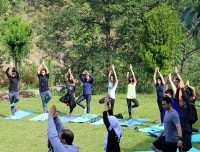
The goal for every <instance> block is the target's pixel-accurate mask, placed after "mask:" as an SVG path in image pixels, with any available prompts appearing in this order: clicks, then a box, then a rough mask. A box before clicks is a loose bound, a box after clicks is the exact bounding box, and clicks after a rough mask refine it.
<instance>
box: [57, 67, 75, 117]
mask: <svg viewBox="0 0 200 152" xmlns="http://www.w3.org/2000/svg"><path fill="white" fill-rule="evenodd" d="M66 81H67V93H66V94H65V95H64V96H62V97H61V98H60V101H61V102H63V103H65V104H66V105H67V106H69V109H70V112H69V115H68V116H67V118H71V116H72V111H73V109H74V108H75V106H76V101H75V94H74V93H75V85H76V83H75V80H74V77H73V75H72V73H71V69H69V70H68V72H67V74H66Z"/></svg>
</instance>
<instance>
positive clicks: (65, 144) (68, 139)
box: [48, 105, 79, 152]
mask: <svg viewBox="0 0 200 152" xmlns="http://www.w3.org/2000/svg"><path fill="white" fill-rule="evenodd" d="M48 139H49V141H50V143H49V151H50V152H78V151H79V147H78V146H75V145H73V140H74V134H73V132H72V131H71V130H69V129H66V128H65V127H64V125H63V124H62V122H61V121H60V119H59V117H57V115H56V106H55V105H53V106H52V107H51V109H50V112H49V119H48Z"/></svg>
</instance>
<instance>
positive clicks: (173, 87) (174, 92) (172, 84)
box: [168, 73, 176, 97]
mask: <svg viewBox="0 0 200 152" xmlns="http://www.w3.org/2000/svg"><path fill="white" fill-rule="evenodd" d="M168 77H169V82H170V85H171V87H172V90H173V97H175V95H176V86H175V85H174V82H172V75H171V73H170V74H169V76H168Z"/></svg>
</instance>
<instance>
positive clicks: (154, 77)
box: [153, 68, 158, 85]
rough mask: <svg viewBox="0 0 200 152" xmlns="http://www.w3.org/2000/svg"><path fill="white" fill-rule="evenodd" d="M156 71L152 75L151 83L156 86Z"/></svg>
mask: <svg viewBox="0 0 200 152" xmlns="http://www.w3.org/2000/svg"><path fill="white" fill-rule="evenodd" d="M157 71H158V68H156V69H155V72H154V74H153V81H154V84H155V85H156V73H157Z"/></svg>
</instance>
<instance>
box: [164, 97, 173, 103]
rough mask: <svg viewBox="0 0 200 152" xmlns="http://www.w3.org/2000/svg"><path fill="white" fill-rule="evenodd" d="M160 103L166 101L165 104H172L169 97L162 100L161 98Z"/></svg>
mask: <svg viewBox="0 0 200 152" xmlns="http://www.w3.org/2000/svg"><path fill="white" fill-rule="evenodd" d="M162 101H166V102H167V104H170V103H171V104H172V99H171V98H170V97H164V98H162Z"/></svg>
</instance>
